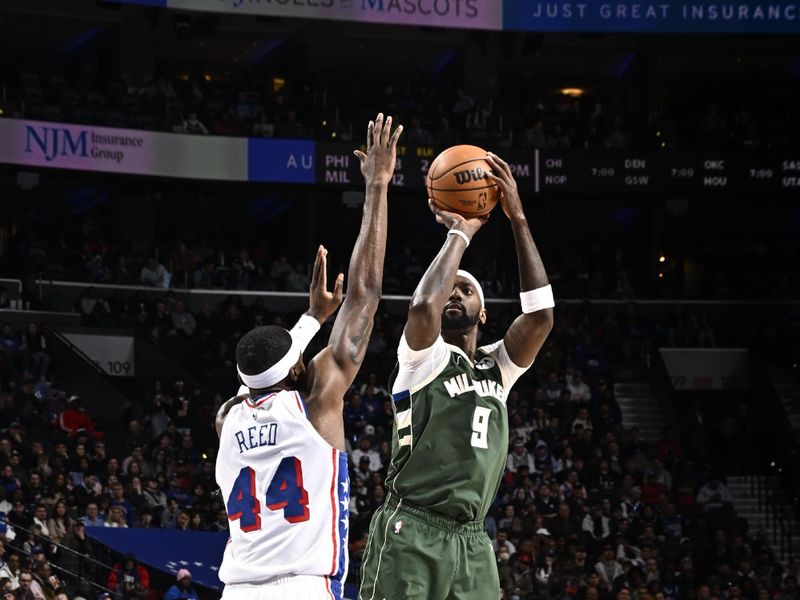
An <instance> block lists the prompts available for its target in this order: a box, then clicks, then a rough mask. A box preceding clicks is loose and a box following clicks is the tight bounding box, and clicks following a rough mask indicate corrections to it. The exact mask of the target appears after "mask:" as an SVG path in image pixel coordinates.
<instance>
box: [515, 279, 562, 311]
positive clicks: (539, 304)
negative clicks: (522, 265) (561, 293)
mask: <svg viewBox="0 0 800 600" xmlns="http://www.w3.org/2000/svg"><path fill="white" fill-rule="evenodd" d="M519 301H520V304H522V312H524V313H526V314H527V313H533V312H536V311H539V310H544V309H545V308H553V307H554V306H555V305H556V301H555V299H554V298H553V288H552V287H551V286H550V285H546V286H544V287H540V288H538V289H535V290H530V291H528V292H521V293H520V295H519Z"/></svg>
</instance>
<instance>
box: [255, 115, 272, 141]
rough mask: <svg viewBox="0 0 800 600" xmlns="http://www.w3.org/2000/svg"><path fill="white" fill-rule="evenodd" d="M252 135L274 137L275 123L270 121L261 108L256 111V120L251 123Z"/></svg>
mask: <svg viewBox="0 0 800 600" xmlns="http://www.w3.org/2000/svg"><path fill="white" fill-rule="evenodd" d="M253 137H264V138H271V137H275V124H274V123H271V122H270V120H269V119H268V118H267V113H265V112H264V111H263V110H259V111H258V116H257V117H256V122H255V123H254V124H253Z"/></svg>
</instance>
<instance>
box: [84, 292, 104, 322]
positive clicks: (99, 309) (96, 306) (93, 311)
mask: <svg viewBox="0 0 800 600" xmlns="http://www.w3.org/2000/svg"><path fill="white" fill-rule="evenodd" d="M80 307H81V316H82V317H83V320H84V322H85V323H86V324H88V325H97V324H100V323H102V321H103V319H105V318H106V317H108V316H109V315H110V314H111V306H110V305H109V303H108V300H106V299H104V298H98V296H97V289H96V288H94V287H90V288H89V289H88V290H86V292H85V294H84V295H83V296H82V297H81V300H80Z"/></svg>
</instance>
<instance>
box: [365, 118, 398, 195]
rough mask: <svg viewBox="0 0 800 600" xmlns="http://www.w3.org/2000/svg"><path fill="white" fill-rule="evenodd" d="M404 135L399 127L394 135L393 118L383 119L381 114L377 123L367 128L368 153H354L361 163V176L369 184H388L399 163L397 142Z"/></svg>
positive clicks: (374, 122) (370, 124) (376, 120)
mask: <svg viewBox="0 0 800 600" xmlns="http://www.w3.org/2000/svg"><path fill="white" fill-rule="evenodd" d="M401 133H403V126H402V125H398V126H397V129H395V130H394V133H392V117H386V120H384V118H383V113H379V114H378V116H377V118H376V119H375V121H370V122H369V125H368V126H367V152H366V154H365V153H364V152H362V151H361V150H355V151H354V152H353V153H354V154H355V155H356V156H357V157H358V160H359V161H361V174H362V175H363V176H364V179H365V180H366V181H367V183H380V184H388V183H389V182H390V181H391V180H392V175H393V174H394V166H395V162H396V161H397V140H398V139H399V138H400V134H401Z"/></svg>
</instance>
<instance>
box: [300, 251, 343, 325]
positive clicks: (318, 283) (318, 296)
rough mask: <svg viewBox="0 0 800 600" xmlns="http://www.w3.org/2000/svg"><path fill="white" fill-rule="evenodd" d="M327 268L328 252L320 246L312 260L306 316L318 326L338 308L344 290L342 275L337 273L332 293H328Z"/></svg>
mask: <svg viewBox="0 0 800 600" xmlns="http://www.w3.org/2000/svg"><path fill="white" fill-rule="evenodd" d="M327 267H328V251H327V250H326V249H325V246H322V245H321V246H320V247H319V248H318V249H317V257H316V258H315V259H314V272H313V273H312V275H311V290H310V293H309V309H308V314H309V315H311V316H312V317H314V318H315V319H316V320H317V321H319V322H320V324H322V323H324V322H325V321H326V320H327V319H328V317H330V316H331V315H332V314H333V313H335V312H336V309H337V308H339V305H340V304H341V303H342V293H343V290H344V273H339V275H338V276H337V277H336V283H334V284H333V292H329V291H328V268H327Z"/></svg>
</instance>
